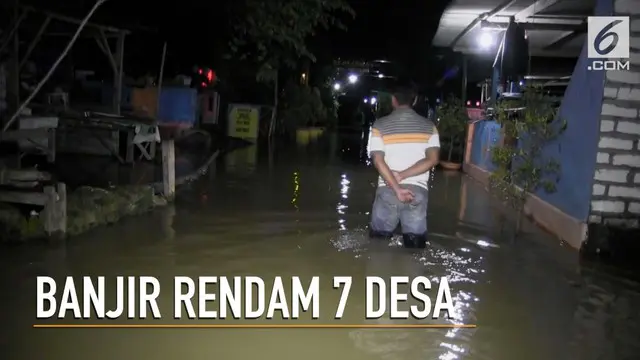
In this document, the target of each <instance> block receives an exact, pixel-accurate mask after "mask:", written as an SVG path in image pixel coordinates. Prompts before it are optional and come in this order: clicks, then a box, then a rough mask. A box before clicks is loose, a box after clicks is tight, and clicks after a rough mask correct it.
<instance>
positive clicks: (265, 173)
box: [0, 139, 640, 360]
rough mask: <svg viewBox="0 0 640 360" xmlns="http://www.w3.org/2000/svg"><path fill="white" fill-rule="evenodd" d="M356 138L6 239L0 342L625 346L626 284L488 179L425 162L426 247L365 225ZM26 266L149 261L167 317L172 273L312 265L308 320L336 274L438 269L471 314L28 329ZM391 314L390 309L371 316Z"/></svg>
mask: <svg viewBox="0 0 640 360" xmlns="http://www.w3.org/2000/svg"><path fill="white" fill-rule="evenodd" d="M360 146H361V143H360V142H359V139H356V140H354V141H346V142H345V141H340V139H338V140H336V141H334V142H333V143H332V144H331V146H329V147H328V148H324V147H321V148H310V147H306V148H293V149H286V150H278V151H275V154H273V155H272V156H268V155H265V153H264V152H262V153H260V154H258V153H257V150H256V149H255V148H245V149H241V150H238V151H235V152H233V153H231V154H229V155H227V156H226V157H225V158H222V159H220V161H219V162H218V163H217V164H216V165H215V166H214V167H212V169H211V171H210V172H209V174H207V175H205V176H204V177H203V178H202V179H200V180H199V181H197V182H195V183H193V184H191V185H189V186H188V187H186V188H185V189H183V190H181V192H180V193H179V197H178V201H177V202H176V203H175V204H174V205H172V206H170V207H167V208H164V209H159V210H157V211H156V212H154V213H151V214H148V215H145V216H141V217H137V218H132V219H127V220H125V221H123V222H122V223H120V224H117V225H115V226H112V227H108V228H101V229H97V230H95V231H92V232H91V233H88V234H86V235H84V236H80V237H77V238H74V239H72V240H70V241H69V243H68V244H66V246H56V247H52V246H49V247H44V246H37V245H31V246H22V247H14V248H3V249H2V250H1V251H2V254H1V255H0V281H1V286H2V291H0V304H2V316H1V317H0V319H1V321H2V328H3V331H2V336H1V337H0V352H1V353H2V354H3V355H2V358H3V359H65V360H69V359H105V360H107V359H110V360H111V359H118V360H121V359H141V358H145V357H149V358H154V359H225V360H226V359H251V358H260V359H301V358H307V359H327V358H329V359H345V360H346V359H349V360H356V359H411V360H415V359H440V360H455V359H492V360H498V359H505V360H511V359H580V360H591V359H593V360H596V359H616V360H622V359H637V358H638V353H639V351H640V342H638V341H637V339H638V336H637V335H639V334H640V332H639V330H640V329H639V328H638V327H639V326H640V286H639V284H638V283H637V282H634V281H631V280H627V279H625V278H621V277H618V276H616V275H612V274H608V273H604V272H598V271H591V270H588V269H585V268H583V267H581V265H580V263H579V262H578V258H577V256H576V254H575V253H574V252H573V251H572V250H569V249H567V248H566V247H563V246H561V245H560V244H559V243H558V242H557V241H556V240H554V239H553V238H552V237H550V236H548V235H546V234H545V233H543V232H541V231H540V230H538V229H537V228H536V227H534V226H532V225H531V224H526V226H525V234H524V235H522V236H521V237H520V238H518V239H516V240H513V238H512V237H510V236H508V235H505V234H508V231H505V230H504V229H503V228H505V224H506V225H509V220H505V219H504V218H503V217H501V216H500V215H499V213H498V212H497V211H495V209H494V208H493V206H492V205H491V203H490V199H489V197H488V195H487V193H486V192H485V191H484V190H483V189H482V187H481V186H479V185H478V184H477V183H476V182H474V181H473V180H471V179H469V178H466V177H464V176H462V175H460V174H458V173H453V174H451V173H450V174H447V173H442V172H438V173H437V174H436V175H435V177H434V179H433V182H432V185H433V186H432V189H431V192H430V198H429V201H430V205H429V228H430V233H431V236H430V245H429V246H428V248H427V249H424V250H407V249H402V248H400V247H398V246H396V245H394V243H393V242H392V243H381V242H379V241H372V240H369V239H368V237H367V235H366V234H367V230H366V227H367V220H368V211H369V208H370V206H371V202H372V195H373V192H374V188H373V185H372V184H373V183H374V181H375V174H374V171H373V170H372V169H371V168H369V167H367V166H366V164H364V163H363V162H362V161H361V158H360V155H361V151H360ZM506 227H507V228H508V226H506ZM38 275H48V276H52V277H54V278H56V279H59V280H61V279H63V277H64V276H67V275H73V276H82V275H91V276H98V275H103V276H107V277H115V276H117V275H150V276H155V277H158V278H159V279H160V281H161V284H162V288H163V292H162V294H161V296H160V301H159V302H160V310H161V311H162V313H163V315H164V316H165V317H167V318H168V319H163V320H162V322H163V323H172V322H174V320H171V315H172V312H173V304H172V301H171V296H172V291H171V286H172V283H171V281H172V280H171V279H172V277H173V276H176V275H183V276H192V277H197V276H204V275H218V276H233V275H259V276H261V277H263V278H265V279H270V278H273V277H274V276H278V275H280V276H285V277H289V276H294V275H295V276H300V277H301V278H303V279H310V278H311V276H321V281H322V284H321V288H322V291H324V292H323V293H322V297H321V300H320V302H321V305H320V306H321V309H322V311H323V312H322V318H323V319H321V321H330V320H328V318H330V317H332V315H333V313H332V310H333V309H335V307H336V304H337V299H338V293H336V292H333V291H332V290H331V289H330V286H331V284H330V282H331V277H333V276H336V275H349V276H353V277H354V278H355V279H362V278H364V276H367V275H378V276H383V277H388V276H393V275H407V276H415V275H425V276H427V277H429V278H437V277H440V276H448V277H449V279H450V285H451V290H452V292H453V296H454V300H455V303H456V312H455V316H454V319H453V320H451V321H453V322H457V323H466V324H477V325H478V327H477V328H475V329H393V330H381V329H296V330H292V329H278V330H273V329H261V330H250V329H33V328H32V325H33V324H34V323H36V319H35V313H36V296H35V290H36V281H35V277H36V276H38ZM60 285H61V284H60ZM108 289H109V288H108ZM110 289H111V291H112V289H113V288H110ZM165 289H166V290H165ZM108 291H109V290H108ZM325 294H327V295H325ZM112 300H113V299H112ZM363 303H364V294H363V289H362V287H361V286H358V285H354V288H353V289H352V292H351V296H350V298H349V302H348V304H347V309H346V312H345V319H344V320H343V321H344V322H345V323H347V322H348V323H365V322H364V321H363V320H362V317H363V315H362V307H363ZM329 310H331V311H329ZM305 316H306V315H304V316H302V317H303V318H305ZM306 319H308V317H307V318H306ZM226 321H231V320H226ZM58 322H64V323H78V321H74V320H72V319H65V320H64V321H58ZM175 322H179V323H181V324H184V323H187V321H186V320H180V321H175ZM203 322H206V323H211V322H212V321H203ZM300 322H305V323H308V322H309V321H308V320H305V319H303V320H300ZM389 322H391V323H394V322H395V323H403V322H402V321H398V320H379V321H373V323H389ZM144 323H152V321H150V320H145V321H144ZM367 323H371V321H369V322H367Z"/></svg>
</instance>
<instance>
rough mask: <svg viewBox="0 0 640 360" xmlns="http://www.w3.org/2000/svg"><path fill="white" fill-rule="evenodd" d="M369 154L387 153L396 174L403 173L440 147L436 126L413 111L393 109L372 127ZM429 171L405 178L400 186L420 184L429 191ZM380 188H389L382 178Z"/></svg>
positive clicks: (385, 157) (385, 156)
mask: <svg viewBox="0 0 640 360" xmlns="http://www.w3.org/2000/svg"><path fill="white" fill-rule="evenodd" d="M368 147H369V149H368V151H369V155H370V156H371V155H372V154H373V153H375V152H381V153H384V160H385V162H386V163H387V165H388V166H389V168H390V169H391V170H393V171H403V170H405V169H407V168H409V167H411V166H412V165H413V164H415V163H416V162H418V161H420V160H422V159H424V158H425V156H426V150H427V149H429V148H433V147H438V148H439V147H440V138H439V136H438V129H436V125H435V124H434V123H433V122H432V121H430V120H427V119H426V118H424V117H422V116H420V115H418V113H416V112H415V111H413V109H411V108H401V109H396V110H394V111H393V112H392V113H391V114H389V115H388V116H385V117H382V118H380V119H378V120H376V122H375V123H374V124H373V128H372V129H371V132H370V134H369V144H368ZM428 182H429V172H428V171H427V172H426V173H424V174H421V175H418V176H414V177H410V178H406V179H404V180H402V182H401V184H412V185H418V186H421V187H423V188H425V189H428ZM378 186H386V184H385V182H384V180H383V179H382V177H379V179H378Z"/></svg>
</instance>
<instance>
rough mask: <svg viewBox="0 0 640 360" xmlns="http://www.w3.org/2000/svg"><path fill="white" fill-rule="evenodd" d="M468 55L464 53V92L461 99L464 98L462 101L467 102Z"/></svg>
mask: <svg viewBox="0 0 640 360" xmlns="http://www.w3.org/2000/svg"><path fill="white" fill-rule="evenodd" d="M467 65H468V64H467V55H465V54H462V94H461V96H460V99H462V103H463V104H466V103H467V82H468V73H467Z"/></svg>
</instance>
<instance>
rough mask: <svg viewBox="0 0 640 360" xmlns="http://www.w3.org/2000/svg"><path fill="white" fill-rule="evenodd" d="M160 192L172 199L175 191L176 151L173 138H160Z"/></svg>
mask: <svg viewBox="0 0 640 360" xmlns="http://www.w3.org/2000/svg"><path fill="white" fill-rule="evenodd" d="M162 190H163V191H162V192H163V195H164V196H165V198H167V200H172V199H173V197H174V195H175V192H176V152H175V146H174V140H173V139H166V140H162Z"/></svg>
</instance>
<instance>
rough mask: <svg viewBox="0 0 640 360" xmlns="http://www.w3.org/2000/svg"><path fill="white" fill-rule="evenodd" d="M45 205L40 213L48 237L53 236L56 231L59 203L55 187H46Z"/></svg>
mask: <svg viewBox="0 0 640 360" xmlns="http://www.w3.org/2000/svg"><path fill="white" fill-rule="evenodd" d="M44 195H45V198H46V200H45V204H44V209H42V212H41V213H40V216H41V217H42V225H43V226H44V231H45V232H46V233H47V235H52V234H53V233H54V232H55V231H56V220H55V216H56V202H57V201H58V199H57V195H56V189H55V188H54V187H53V186H45V187H44Z"/></svg>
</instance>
